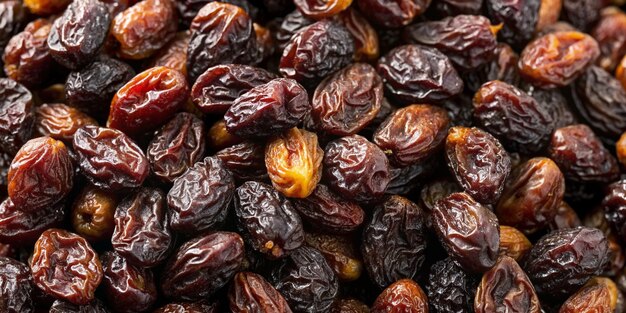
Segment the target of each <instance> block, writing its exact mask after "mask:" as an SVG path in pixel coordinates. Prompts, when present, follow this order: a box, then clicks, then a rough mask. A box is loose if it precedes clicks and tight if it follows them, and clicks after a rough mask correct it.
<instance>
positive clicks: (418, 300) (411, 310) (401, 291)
mask: <svg viewBox="0 0 626 313" xmlns="http://www.w3.org/2000/svg"><path fill="white" fill-rule="evenodd" d="M385 312H406V313H422V312H424V313H427V312H428V299H427V298H426V294H425V293H424V291H422V288H421V287H420V286H419V285H418V284H417V283H416V282H414V281H412V280H410V279H401V280H398V281H397V282H395V283H393V284H392V285H391V286H389V287H387V288H386V289H385V290H383V292H382V293H381V294H380V295H379V296H378V298H376V301H374V305H373V306H372V313H385Z"/></svg>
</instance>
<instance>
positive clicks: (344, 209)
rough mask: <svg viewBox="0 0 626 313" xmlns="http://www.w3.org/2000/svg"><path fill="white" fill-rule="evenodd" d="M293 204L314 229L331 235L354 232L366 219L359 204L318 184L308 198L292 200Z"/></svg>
mask: <svg viewBox="0 0 626 313" xmlns="http://www.w3.org/2000/svg"><path fill="white" fill-rule="evenodd" d="M292 203H293V204H294V207H295V208H296V210H297V211H298V213H300V216H301V217H302V219H303V220H304V221H305V222H308V223H309V224H310V225H311V227H312V228H314V229H318V228H319V229H322V230H324V231H327V232H331V233H338V234H342V233H347V232H353V231H355V230H356V229H357V228H359V226H361V224H362V223H363V220H364V219H365V211H363V209H362V208H361V207H360V206H359V205H358V204H357V203H355V202H352V201H349V200H346V199H344V198H343V197H341V196H339V195H337V194H335V193H333V192H332V191H331V190H330V189H329V188H328V187H326V186H325V185H322V184H318V185H317V188H315V190H314V191H313V193H312V194H311V195H309V196H308V197H306V198H304V199H292Z"/></svg>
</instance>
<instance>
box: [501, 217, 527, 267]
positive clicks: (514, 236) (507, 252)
mask: <svg viewBox="0 0 626 313" xmlns="http://www.w3.org/2000/svg"><path fill="white" fill-rule="evenodd" d="M532 247H533V245H532V243H530V240H528V238H527V237H526V236H525V235H524V233H522V232H521V231H519V230H518V229H517V228H515V227H511V226H506V225H500V251H498V255H500V256H508V257H510V258H512V259H513V260H515V261H517V262H521V261H522V258H523V257H524V256H525V255H526V254H527V253H528V251H530V248H532Z"/></svg>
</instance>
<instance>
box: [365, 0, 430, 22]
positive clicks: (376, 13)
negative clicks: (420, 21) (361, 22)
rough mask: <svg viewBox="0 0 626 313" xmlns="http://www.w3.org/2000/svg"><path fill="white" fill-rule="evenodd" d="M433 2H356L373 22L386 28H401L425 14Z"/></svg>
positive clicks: (399, 0)
mask: <svg viewBox="0 0 626 313" xmlns="http://www.w3.org/2000/svg"><path fill="white" fill-rule="evenodd" d="M431 2H432V1H431V0H356V4H357V5H358V7H359V9H360V11H361V12H363V13H364V15H365V17H366V18H367V19H368V20H370V21H371V22H373V23H375V24H377V25H379V26H382V27H384V28H400V27H402V26H405V25H408V24H409V23H411V21H413V19H414V18H415V17H416V16H418V15H420V14H422V13H424V11H426V9H427V8H428V6H429V5H430V3H431Z"/></svg>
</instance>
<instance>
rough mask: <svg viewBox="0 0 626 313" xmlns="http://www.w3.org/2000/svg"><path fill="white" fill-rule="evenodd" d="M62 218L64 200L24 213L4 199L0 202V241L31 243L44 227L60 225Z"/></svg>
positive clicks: (18, 244)
mask: <svg viewBox="0 0 626 313" xmlns="http://www.w3.org/2000/svg"><path fill="white" fill-rule="evenodd" d="M64 218H65V203H64V202H59V203H57V204H55V205H51V206H47V207H44V208H43V209H41V210H37V211H34V212H32V213H26V212H23V211H21V210H19V209H18V208H17V207H16V206H15V205H14V204H13V202H11V199H6V200H4V201H2V202H1V203H0V241H2V242H10V243H11V244H15V245H16V246H28V245H31V244H33V243H34V242H35V241H36V240H37V238H39V236H40V235H41V233H43V232H44V231H45V230H46V229H48V228H52V227H59V226H61V224H62V222H63V220H64Z"/></svg>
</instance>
